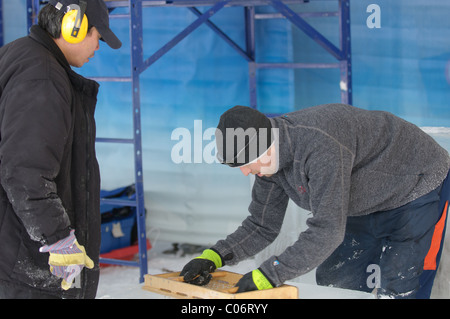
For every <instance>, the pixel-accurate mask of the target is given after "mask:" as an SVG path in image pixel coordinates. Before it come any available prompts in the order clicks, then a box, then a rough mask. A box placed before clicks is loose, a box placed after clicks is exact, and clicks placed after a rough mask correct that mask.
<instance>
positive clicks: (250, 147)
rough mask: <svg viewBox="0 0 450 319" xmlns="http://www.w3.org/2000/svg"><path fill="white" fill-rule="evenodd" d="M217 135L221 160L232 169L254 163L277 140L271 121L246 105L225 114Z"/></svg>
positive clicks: (218, 154)
mask: <svg viewBox="0 0 450 319" xmlns="http://www.w3.org/2000/svg"><path fill="white" fill-rule="evenodd" d="M215 135H216V145H217V159H218V160H219V162H220V163H222V164H226V165H228V166H230V167H239V166H243V165H246V164H249V163H251V162H253V161H254V160H256V159H257V158H259V157H260V156H261V155H263V154H264V153H265V152H266V151H267V150H268V149H269V147H270V146H271V145H272V142H273V141H274V136H273V134H272V124H271V122H270V120H269V118H268V117H267V116H266V115H264V114H263V113H261V112H260V111H258V110H255V109H253V108H251V107H248V106H242V105H236V106H234V107H232V108H231V109H229V110H227V111H226V112H224V113H223V114H222V115H221V117H220V121H219V124H218V125H217V129H216V134H215Z"/></svg>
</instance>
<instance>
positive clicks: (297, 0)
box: [0, 0, 352, 282]
mask: <svg viewBox="0 0 450 319" xmlns="http://www.w3.org/2000/svg"><path fill="white" fill-rule="evenodd" d="M0 1H1V0H0ZM27 1H28V3H29V9H28V12H29V18H30V19H32V18H35V14H34V12H36V8H38V6H39V3H40V2H43V1H39V0H27ZM310 1H311V2H320V1H337V2H338V4H339V8H338V11H336V12H308V13H297V12H294V11H293V10H292V9H291V8H290V7H289V5H292V4H302V3H308V2H310ZM105 2H106V4H107V6H108V8H109V9H110V11H113V10H114V9H115V8H119V7H126V8H128V12H129V13H128V14H120V15H114V13H113V12H112V14H111V18H126V19H129V21H130V37H131V39H130V43H131V45H130V50H131V76H130V77H96V78H94V79H95V80H97V81H116V82H131V84H132V92H131V94H132V103H133V108H132V109H133V129H134V136H133V138H131V139H118V138H115V139H110V138H97V142H109V143H129V144H133V145H134V162H135V186H136V201H135V202H132V203H131V202H130V201H119V200H106V199H102V200H103V201H108V203H112V204H118V205H127V206H136V208H137V226H138V243H139V258H138V259H139V260H138V261H137V262H131V261H122V260H114V259H101V262H102V263H110V264H118V265H128V266H138V267H140V277H139V280H140V282H142V281H143V278H144V275H145V274H146V273H147V236H146V230H145V207H144V188H143V169H142V137H141V116H140V114H141V101H140V82H139V78H140V74H141V73H142V72H144V71H145V70H146V69H147V68H148V67H150V66H151V65H152V64H153V63H155V62H156V61H158V60H159V59H160V58H161V57H162V56H164V55H165V54H166V53H167V52H168V51H170V50H171V49H172V48H173V47H174V46H176V45H177V44H178V43H179V42H180V41H181V40H183V39H184V38H185V37H186V36H188V35H189V34H191V33H192V32H193V31H195V30H196V29H197V28H198V27H199V26H200V25H202V24H206V25H207V26H208V27H210V28H211V29H212V30H213V31H214V32H215V33H217V35H218V36H220V37H221V38H222V39H223V40H224V41H226V42H227V43H228V44H229V45H230V46H231V47H232V48H233V49H234V50H235V51H236V52H237V54H239V55H241V56H242V57H243V58H244V59H245V60H246V61H247V62H248V73H249V94H250V106H251V107H253V108H257V107H258V103H257V70H259V69H274V68H277V69H314V68H316V69H331V68H334V69H340V82H339V87H340V91H341V102H342V103H347V104H352V75H351V74H352V73H351V33H350V0H170V1H160V0H110V1H108V0H105ZM205 6H207V7H209V8H206V9H205V10H204V11H203V12H202V11H200V10H199V9H198V7H205ZM229 6H239V7H243V8H244V19H245V39H246V41H245V48H241V47H240V46H239V45H238V44H237V43H236V42H234V41H233V40H232V39H231V38H230V37H228V36H227V34H226V33H225V32H223V31H222V30H221V29H220V28H219V27H218V26H217V25H215V24H214V23H213V22H212V21H211V20H210V18H211V17H212V16H213V15H214V14H216V13H217V12H218V11H220V10H222V9H223V8H225V7H229ZM258 6H271V7H272V8H273V9H275V11H276V13H271V14H260V13H258V14H257V13H256V12H255V7H258ZM143 7H186V8H187V9H188V10H190V11H191V12H192V13H193V14H194V15H195V16H196V17H197V18H196V20H195V21H193V22H192V23H191V24H189V25H188V26H187V27H186V28H185V29H184V30H182V31H181V32H180V33H178V34H177V35H176V36H175V37H173V38H172V39H171V40H170V41H169V42H167V43H166V44H165V45H163V46H162V47H161V48H160V49H159V50H157V51H156V52H155V53H153V54H152V55H151V56H150V57H148V58H147V59H145V60H144V52H143V37H142V32H143V29H142V19H143V12H142V11H143V10H142V9H143ZM330 16H337V17H339V42H340V43H339V47H336V46H335V45H334V44H333V43H332V42H331V41H329V40H328V39H327V38H326V37H325V36H323V35H322V34H321V33H320V32H319V31H317V30H316V29H315V28H314V27H312V26H311V25H310V24H309V23H308V22H306V20H305V19H304V18H305V17H330ZM270 18H285V19H287V20H288V21H290V22H291V23H292V24H293V25H295V26H296V27H298V28H299V29H300V30H301V31H303V32H304V33H305V34H306V35H307V36H308V37H310V38H311V39H312V40H314V41H315V42H316V43H318V44H319V45H320V46H321V47H322V48H324V49H325V50H326V51H327V52H328V53H329V54H330V55H331V56H333V57H334V58H335V59H336V60H337V61H336V62H335V63H265V62H257V61H256V59H255V20H258V19H270ZM30 21H31V20H30ZM268 115H269V116H273V115H275V114H268Z"/></svg>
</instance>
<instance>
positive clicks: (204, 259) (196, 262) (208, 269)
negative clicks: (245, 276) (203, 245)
mask: <svg viewBox="0 0 450 319" xmlns="http://www.w3.org/2000/svg"><path fill="white" fill-rule="evenodd" d="M220 267H222V257H221V256H220V255H219V254H218V253H217V252H215V251H214V250H212V249H205V250H204V251H203V253H202V254H201V256H199V257H196V258H194V259H192V260H191V261H190V262H188V263H187V264H186V265H185V266H184V267H183V270H181V272H180V276H183V277H184V278H183V279H184V281H185V282H188V283H190V284H194V285H198V286H203V285H207V284H208V283H209V281H210V280H211V278H212V276H211V273H212V272H214V270H216V269H217V268H220Z"/></svg>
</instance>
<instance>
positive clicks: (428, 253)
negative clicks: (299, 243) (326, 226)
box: [316, 175, 450, 299]
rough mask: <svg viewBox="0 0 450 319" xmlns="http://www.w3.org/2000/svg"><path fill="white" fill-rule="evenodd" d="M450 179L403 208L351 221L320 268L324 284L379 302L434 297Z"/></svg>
mask: <svg viewBox="0 0 450 319" xmlns="http://www.w3.org/2000/svg"><path fill="white" fill-rule="evenodd" d="M448 201H450V178H449V176H448V175H447V178H446V179H445V180H444V182H443V183H442V185H441V186H439V187H438V188H437V189H435V190H434V191H432V192H430V193H428V194H426V195H424V196H422V197H420V198H418V199H416V200H414V201H412V202H410V203H408V204H406V205H404V206H401V207H399V208H396V209H393V210H389V211H383V212H377V213H373V214H370V215H366V216H357V217H348V218H347V226H346V235H345V238H344V241H343V243H342V244H341V245H340V246H339V247H338V248H337V249H336V250H335V251H334V252H333V254H331V256H330V257H328V259H327V260H325V261H324V262H323V263H322V265H320V266H319V267H318V268H317V271H316V280H317V283H318V284H319V285H323V286H333V287H339V288H345V289H353V290H359V291H365V292H372V291H373V290H374V288H377V294H378V297H380V298H382V297H388V298H417V299H426V298H429V297H430V294H431V289H432V286H433V282H434V278H435V276H436V270H437V267H438V266H439V261H440V257H441V253H442V246H443V243H444V235H445V226H446V218H447V211H448Z"/></svg>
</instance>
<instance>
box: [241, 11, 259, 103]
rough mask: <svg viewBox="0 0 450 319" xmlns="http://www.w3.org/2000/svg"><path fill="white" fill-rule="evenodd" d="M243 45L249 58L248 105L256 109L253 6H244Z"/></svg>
mask: <svg viewBox="0 0 450 319" xmlns="http://www.w3.org/2000/svg"><path fill="white" fill-rule="evenodd" d="M244 14H245V45H246V50H247V56H249V57H250V58H251V61H249V62H248V81H249V93H250V107H252V108H254V109H256V108H257V107H258V105H257V90H256V84H257V83H256V61H255V7H245V8H244Z"/></svg>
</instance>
